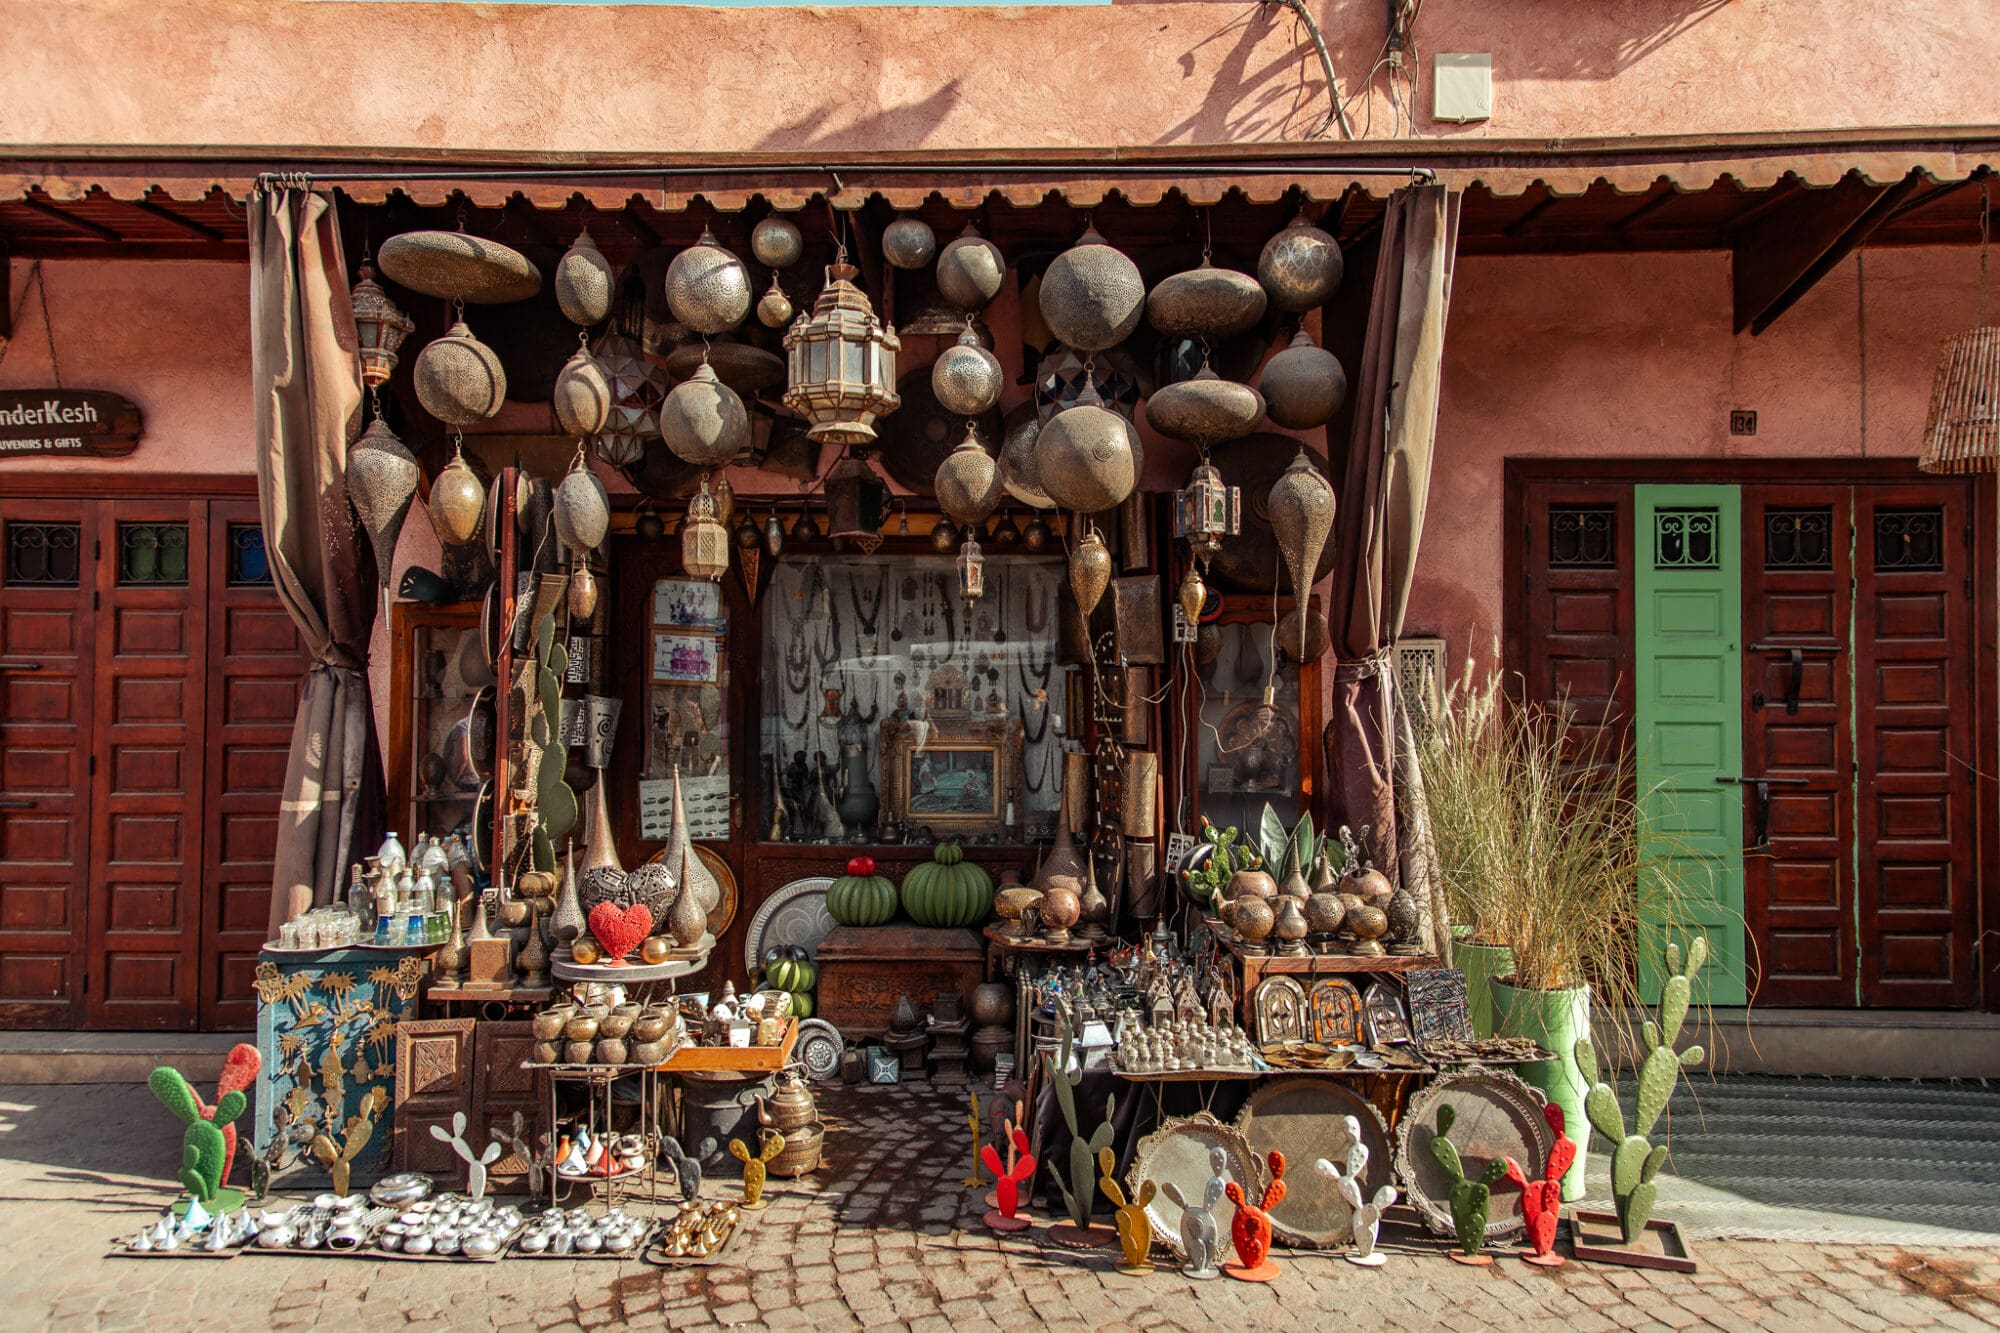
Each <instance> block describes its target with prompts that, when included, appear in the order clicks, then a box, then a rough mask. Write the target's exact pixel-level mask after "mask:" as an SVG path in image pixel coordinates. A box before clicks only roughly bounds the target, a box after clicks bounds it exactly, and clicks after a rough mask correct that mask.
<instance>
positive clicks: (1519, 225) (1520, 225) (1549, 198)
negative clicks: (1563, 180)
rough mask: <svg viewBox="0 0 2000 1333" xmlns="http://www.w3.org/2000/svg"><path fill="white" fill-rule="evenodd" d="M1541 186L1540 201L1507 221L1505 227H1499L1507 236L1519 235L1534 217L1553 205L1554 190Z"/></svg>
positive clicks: (1554, 200) (1525, 229)
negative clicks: (1510, 220)
mask: <svg viewBox="0 0 2000 1333" xmlns="http://www.w3.org/2000/svg"><path fill="white" fill-rule="evenodd" d="M1541 188H1542V198H1541V201H1540V202H1539V203H1537V204H1535V205H1534V206H1533V207H1532V208H1530V209H1528V211H1527V212H1525V213H1523V214H1521V216H1519V217H1517V218H1515V219H1514V220H1513V221H1512V222H1510V223H1508V224H1507V225H1506V226H1505V227H1503V228H1501V230H1502V231H1505V232H1506V233H1507V234H1508V235H1509V236H1519V235H1521V234H1523V233H1524V232H1526V231H1527V230H1528V228H1529V226H1530V225H1532V224H1533V222H1534V221H1535V219H1536V218H1539V217H1540V216H1541V215H1542V214H1544V213H1546V212H1548V211H1549V209H1550V208H1551V207H1553V206H1554V205H1555V202H1556V193H1555V191H1554V190H1551V189H1550V188H1549V187H1548V186H1546V185H1544V186H1542V187H1541Z"/></svg>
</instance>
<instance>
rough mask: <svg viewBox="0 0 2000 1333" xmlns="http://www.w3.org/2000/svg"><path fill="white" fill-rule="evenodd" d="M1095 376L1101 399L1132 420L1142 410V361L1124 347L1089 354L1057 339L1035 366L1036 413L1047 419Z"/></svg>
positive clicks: (1070, 404)
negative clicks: (1087, 356)
mask: <svg viewBox="0 0 2000 1333" xmlns="http://www.w3.org/2000/svg"><path fill="white" fill-rule="evenodd" d="M1085 379H1093V380H1094V381H1095V383H1096V386H1097V398H1098V401H1099V402H1101V403H1103V404H1104V405H1105V406H1106V407H1108V408H1110V409H1111V410H1112V411H1113V412H1116V413H1117V414H1118V415H1119V416H1122V417H1124V418H1125V419H1126V420H1127V421H1130V420H1131V419H1132V417H1133V416H1134V414H1136V413H1137V412H1138V410H1139V399H1140V397H1141V396H1142V395H1141V393H1140V379H1139V365H1138V362H1136V361H1135V360H1133V359H1132V357H1131V355H1130V354H1128V353H1127V352H1125V351H1124V350H1123V349H1122V348H1114V349H1112V350H1111V351H1109V352H1106V353H1105V354H1104V355H1102V356H1097V357H1092V358H1089V361H1088V364H1086V360H1085V358H1084V356H1083V355H1082V354H1081V353H1080V352H1078V351H1076V350H1075V349H1074V348H1070V347H1064V346H1063V345H1062V344H1061V343H1057V344H1056V345H1055V346H1053V347H1051V348H1050V349H1049V350H1048V351H1046V352H1044V353H1042V356H1041V360H1040V361H1039V363H1038V364H1037V365H1036V367H1035V415H1036V416H1038V417H1039V418H1041V420H1042V421H1044V422H1046V421H1048V419H1049V418H1050V417H1052V416H1054V415H1055V414H1056V413H1058V412H1060V411H1062V410H1063V409H1064V408H1066V407H1074V406H1076V400H1077V399H1078V398H1081V397H1082V396H1083V382H1084V380H1085Z"/></svg>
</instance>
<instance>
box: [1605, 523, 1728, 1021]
mask: <svg viewBox="0 0 2000 1333" xmlns="http://www.w3.org/2000/svg"><path fill="white" fill-rule="evenodd" d="M1633 518H1634V522H1633V524H1632V527H1633V541H1634V543H1635V545H1634V550H1633V561H1632V567H1633V571H1634V572H1633V584H1634V598H1633V621H1634V625H1633V629H1634V646H1635V651H1634V658H1635V662H1634V674H1635V676H1636V680H1635V682H1634V684H1635V686H1636V689H1635V692H1634V693H1635V698H1634V704H1635V712H1636V720H1637V724H1638V725H1637V740H1638V755H1637V760H1638V775H1639V794H1640V801H1641V804H1642V807H1643V809H1644V811H1645V815H1646V819H1647V823H1648V825H1649V826H1650V827H1651V828H1652V829H1653V830H1654V831H1655V836H1654V837H1653V838H1652V839H1651V840H1650V841H1651V844H1652V852H1653V854H1654V855H1657V856H1658V857H1659V858H1660V861H1659V865H1660V868H1661V873H1669V874H1673V875H1675V876H1677V877H1678V878H1679V879H1680V880H1681V882H1682V885H1683V887H1684V888H1685V890H1686V891H1687V893H1688V894H1689V895H1690V896H1691V897H1693V898H1694V899H1696V901H1695V903H1694V904H1693V907H1692V909H1691V910H1690V911H1689V913H1688V916H1689V918H1690V920H1689V921H1688V923H1687V924H1688V927H1689V928H1690V929H1697V930H1700V931H1702V932H1704V933H1705V934H1706V935H1707V936H1708V944H1709V952H1710V961H1709V964H1708V968H1707V970H1706V972H1705V973H1704V977H1703V979H1704V980H1705V981H1706V983H1707V985H1706V988H1705V990H1706V994H1705V996H1704V998H1705V999H1706V1001H1707V1002H1708V1003H1711V1004H1720V1005H1740V1004H1743V1003H1744V1002H1745V987H1744V975H1745V972H1744V965H1743V963H1744V960H1743V799H1742V794H1741V792H1740V791H1739V789H1738V788H1737V787H1735V786H1733V785H1729V783H1728V782H1727V781H1726V780H1728V779H1734V778H1736V777H1737V776H1739V775H1740V774H1741V773H1742V771H1743V769H1742V763H1743V671H1742V642H1741V640H1742V625H1743V616H1742V604H1741V600H1742V597H1741V594H1742V590H1741V582H1740V577H1741V571H1740V563H1741V553H1742V541H1741V530H1740V496H1739V494H1738V488H1737V487H1735V486H1639V487H1635V488H1634V493H1633ZM1648 933H1649V935H1650V936H1651V938H1648V939H1647V940H1645V941H1644V942H1643V948H1642V951H1641V955H1640V956H1641V958H1642V960H1644V966H1643V967H1642V971H1641V983H1642V986H1643V988H1644V990H1645V992H1646V994H1647V996H1648V998H1649V999H1650V998H1653V997H1656V996H1657V995H1658V992H1659V980H1660V978H1659V975H1658V966H1659V965H1658V959H1659V956H1660V946H1661V943H1662V939H1661V932H1660V931H1657V930H1656V931H1650V932H1648ZM1673 933H1674V934H1682V933H1684V932H1682V931H1680V930H1675V931H1674V932H1673Z"/></svg>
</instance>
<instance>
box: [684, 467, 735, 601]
mask: <svg viewBox="0 0 2000 1333" xmlns="http://www.w3.org/2000/svg"><path fill="white" fill-rule="evenodd" d="M681 568H682V569H684V570H686V571H687V574H688V577H690V578H697V579H707V580H708V581H709V582H710V583H719V582H721V580H722V576H723V574H724V573H726V572H727V571H728V569H729V529H727V528H725V527H723V526H722V523H721V522H720V521H719V520H718V519H717V518H716V516H715V497H714V496H713V495H711V494H709V490H708V478H707V477H703V478H702V482H701V489H700V490H698V491H696V492H695V494H694V498H693V499H692V500H689V501H688V512H687V519H686V521H684V522H683V523H682V524H681Z"/></svg>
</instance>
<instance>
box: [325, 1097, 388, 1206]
mask: <svg viewBox="0 0 2000 1333" xmlns="http://www.w3.org/2000/svg"><path fill="white" fill-rule="evenodd" d="M388 1104H389V1090H388V1089H387V1088H382V1087H376V1088H370V1089H369V1090H368V1095H367V1096H365V1097H363V1098H362V1099H361V1108H360V1113H359V1114H358V1115H351V1116H349V1117H347V1124H346V1126H345V1127H344V1128H343V1129H342V1130H341V1133H340V1142H339V1143H337V1144H336V1143H335V1142H334V1141H333V1135H332V1134H330V1133H319V1134H315V1135H313V1141H312V1155H313V1157H314V1159H315V1160H317V1161H318V1162H319V1164H320V1165H321V1166H323V1167H325V1168H326V1174H327V1176H328V1177H329V1178H330V1179H331V1180H332V1181H333V1192H334V1193H335V1194H345V1193H347V1179H348V1173H349V1172H350V1171H351V1170H352V1169H353V1166H354V1159H355V1158H357V1157H359V1156H360V1155H361V1150H362V1149H363V1148H366V1147H367V1146H368V1140H369V1139H371V1138H373V1137H374V1136H375V1117H376V1116H378V1115H380V1114H381V1113H382V1108H383V1107H385V1106H387V1105H388Z"/></svg>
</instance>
